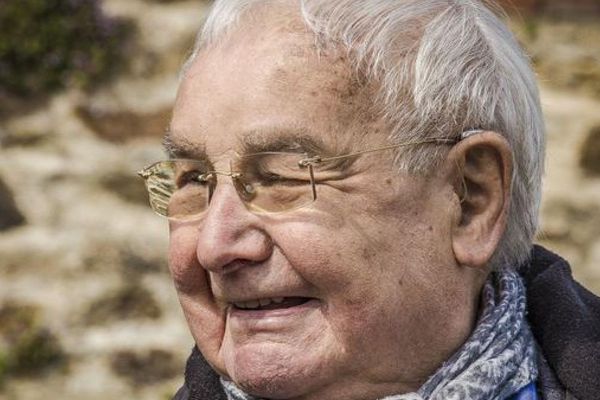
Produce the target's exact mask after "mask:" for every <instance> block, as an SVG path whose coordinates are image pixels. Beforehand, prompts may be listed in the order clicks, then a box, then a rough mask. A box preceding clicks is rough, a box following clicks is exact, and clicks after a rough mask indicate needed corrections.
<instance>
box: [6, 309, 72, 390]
mask: <svg viewBox="0 0 600 400" xmlns="http://www.w3.org/2000/svg"><path fill="white" fill-rule="evenodd" d="M39 313H40V309H38V308H37V307H34V306H31V305H23V304H17V303H7V304H5V305H4V306H3V307H2V308H0V339H1V340H0V344H3V346H0V385H1V384H2V382H3V381H4V380H5V379H6V378H7V377H8V376H10V375H19V376H24V375H35V374H39V373H41V372H44V371H46V370H48V369H49V368H56V367H64V366H65V365H66V361H67V356H66V353H65V352H64V350H63V349H62V347H61V345H60V343H59V341H58V339H57V338H56V337H55V336H54V335H53V334H52V333H50V331H49V330H48V329H47V328H45V327H43V326H42V325H41V323H40V318H39Z"/></svg>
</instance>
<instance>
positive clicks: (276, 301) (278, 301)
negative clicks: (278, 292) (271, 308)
mask: <svg viewBox="0 0 600 400" xmlns="http://www.w3.org/2000/svg"><path fill="white" fill-rule="evenodd" d="M271 300H273V301H274V302H275V303H283V297H273V298H272V299H271Z"/></svg>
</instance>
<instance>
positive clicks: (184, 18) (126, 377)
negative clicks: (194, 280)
mask: <svg viewBox="0 0 600 400" xmlns="http://www.w3.org/2000/svg"><path fill="white" fill-rule="evenodd" d="M503 3H504V5H505V7H506V8H507V10H508V11H509V14H510V15H511V25H512V27H513V29H514V31H515V32H516V33H517V35H518V37H519V40H520V41H521V42H522V43H523V45H524V46H525V48H526V49H527V51H528V52H529V54H530V55H531V57H532V60H533V62H534V64H535V68H536V71H537V73H538V75H539V81H540V86H541V93H542V103H543V107H544V111H545V115H546V123H547V127H548V152H547V168H546V170H547V173H546V178H545V189H544V203H543V210H542V230H541V234H540V237H539V240H538V241H539V242H540V243H542V244H545V245H547V246H549V247H550V248H551V249H553V250H555V251H557V252H559V253H560V254H562V255H563V256H564V257H566V258H567V259H568V260H570V261H571V263H572V266H573V269H574V273H575V276H576V277H577V278H578V279H579V280H580V281H581V282H582V283H583V284H584V285H586V286H587V287H588V288H589V289H590V290H592V291H593V292H595V293H596V294H600V1H599V0H571V1H558V0H557V1H552V0H546V1H540V0H527V1H518V0H512V1H510V2H509V1H505V2H503ZM209 6H210V2H209V1H200V0H194V1H188V0H179V1H178V0H104V1H100V0H0V399H6V400H14V399H18V400H37V399H44V400H46V399H58V398H60V399H65V400H69V399H82V398H84V399H89V400H95V399H143V400H144V399H148V400H151V399H152V400H159V399H161V400H162V399H169V398H170V396H172V394H173V393H174V391H175V390H176V388H177V387H178V386H179V385H180V384H181V381H182V373H183V367H184V361H185V357H186V356H187V354H188V352H189V350H190V348H191V346H192V339H191V337H190V335H189V333H188V331H187V328H186V326H185V322H184V320H183V318H182V315H181V312H180V310H179V306H178V303H177V300H176V298H175V293H174V289H173V288H172V286H171V282H170V279H169V276H168V272H167V267H166V259H165V254H166V245H167V226H166V223H165V222H164V221H163V220H162V219H160V218H158V217H155V216H154V214H153V213H152V212H151V211H150V209H149V207H148V206H147V197H146V193H145V190H144V188H143V184H142V182H141V180H140V179H139V178H138V177H137V176H136V175H135V171H137V170H138V169H140V168H141V167H142V166H145V165H146V164H148V163H150V162H152V161H154V160H156V159H158V158H161V157H163V154H162V150H161V146H160V141H161V135H162V133H163V131H164V129H165V127H166V124H167V121H168V119H169V116H170V110H171V105H172V102H173V99H174V96H175V91H176V87H177V72H178V69H179V66H180V65H181V63H182V61H183V60H184V59H185V56H186V55H187V54H188V51H189V48H190V46H191V45H192V42H193V38H194V36H195V32H196V31H197V29H198V27H199V26H200V25H201V22H202V19H203V16H204V14H205V12H206V10H207V8H208V7H209Z"/></svg>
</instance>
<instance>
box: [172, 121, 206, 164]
mask: <svg viewBox="0 0 600 400" xmlns="http://www.w3.org/2000/svg"><path fill="white" fill-rule="evenodd" d="M162 145H163V149H164V150H165V152H166V153H167V156H168V157H169V158H187V159H193V160H204V159H207V158H208V155H207V154H206V146H205V144H204V143H203V142H201V143H193V142H191V141H189V140H188V139H186V138H183V137H177V138H176V136H175V134H174V133H173V131H172V130H171V127H167V129H165V135H164V137H163V141H162Z"/></svg>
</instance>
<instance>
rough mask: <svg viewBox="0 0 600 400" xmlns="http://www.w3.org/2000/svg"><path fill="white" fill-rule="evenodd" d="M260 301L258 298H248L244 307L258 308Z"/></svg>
mask: <svg viewBox="0 0 600 400" xmlns="http://www.w3.org/2000/svg"><path fill="white" fill-rule="evenodd" d="M259 305H260V303H259V302H258V300H250V301H247V302H246V308H258V306H259Z"/></svg>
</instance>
